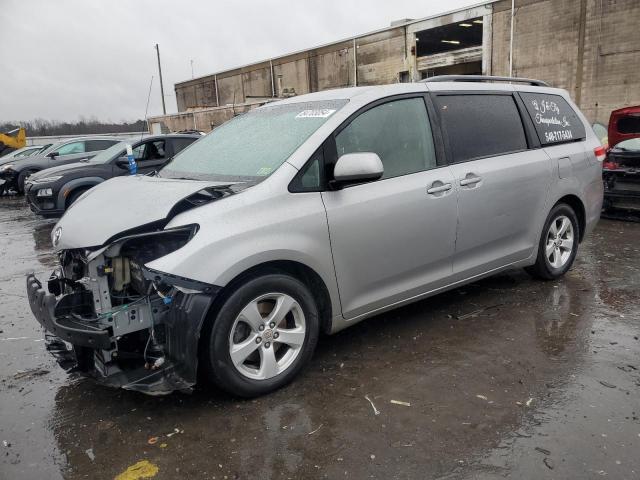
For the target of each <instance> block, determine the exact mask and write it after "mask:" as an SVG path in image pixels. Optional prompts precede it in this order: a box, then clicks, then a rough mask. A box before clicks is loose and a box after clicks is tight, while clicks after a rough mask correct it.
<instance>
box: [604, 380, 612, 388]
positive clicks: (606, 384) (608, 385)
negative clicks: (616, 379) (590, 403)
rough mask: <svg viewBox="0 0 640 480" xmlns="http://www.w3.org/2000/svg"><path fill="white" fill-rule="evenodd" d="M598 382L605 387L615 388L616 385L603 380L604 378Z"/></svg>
mask: <svg viewBox="0 0 640 480" xmlns="http://www.w3.org/2000/svg"><path fill="white" fill-rule="evenodd" d="M600 384H601V385H604V386H605V387H607V388H616V386H615V385H614V384H613V383H609V382H605V381H604V380H600Z"/></svg>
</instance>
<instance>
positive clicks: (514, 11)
mask: <svg viewBox="0 0 640 480" xmlns="http://www.w3.org/2000/svg"><path fill="white" fill-rule="evenodd" d="M515 17H516V0H511V36H510V38H509V76H510V77H513V24H514V21H515V19H516V18H515ZM160 83H162V79H160Z"/></svg>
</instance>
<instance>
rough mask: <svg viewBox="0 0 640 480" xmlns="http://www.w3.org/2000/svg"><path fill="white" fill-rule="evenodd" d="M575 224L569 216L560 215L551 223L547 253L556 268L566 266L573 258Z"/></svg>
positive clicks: (551, 263) (548, 258) (550, 262)
mask: <svg viewBox="0 0 640 480" xmlns="http://www.w3.org/2000/svg"><path fill="white" fill-rule="evenodd" d="M574 241H575V239H574V235H573V224H572V223H571V220H569V218H568V217H566V216H564V215H560V216H558V217H556V218H555V219H554V220H553V221H552V222H551V225H549V231H548V232H547V242H546V247H545V255H546V257H547V260H548V261H549V264H550V265H551V266H552V267H553V268H556V269H559V268H562V267H564V266H565V265H566V264H567V262H568V261H569V259H570V258H571V252H573V246H574Z"/></svg>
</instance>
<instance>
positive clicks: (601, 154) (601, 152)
mask: <svg viewBox="0 0 640 480" xmlns="http://www.w3.org/2000/svg"><path fill="white" fill-rule="evenodd" d="M593 153H595V155H596V160H598V161H599V162H604V159H605V158H607V151H606V150H605V148H604V147H602V146H601V147H596V148H594V149H593Z"/></svg>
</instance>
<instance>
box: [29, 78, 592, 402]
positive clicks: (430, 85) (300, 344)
mask: <svg viewBox="0 0 640 480" xmlns="http://www.w3.org/2000/svg"><path fill="white" fill-rule="evenodd" d="M507 80H508V82H509V83H507V82H506V81H505V79H500V78H496V77H446V78H443V77H435V78H431V79H429V80H428V81H425V82H419V83H412V84H396V85H386V86H371V87H357V88H346V89H338V90H329V91H323V92H318V93H313V94H309V95H302V96H299V97H294V98H289V99H286V100H283V101H279V102H275V103H271V104H267V105H265V106H263V107H261V108H257V109H255V110H253V111H251V112H249V113H246V114H244V115H241V116H238V117H236V118H234V119H233V120H231V121H229V122H228V123H226V124H224V125H223V126H221V127H219V128H217V129H216V130H214V131H213V132H212V133H210V134H209V135H207V136H206V137H204V138H203V139H201V140H199V141H198V142H195V143H194V144H192V145H191V146H189V147H188V148H187V149H185V150H183V151H182V152H181V153H180V154H179V155H177V156H176V157H175V158H174V159H173V160H172V161H171V162H170V163H169V164H168V165H167V166H165V167H164V168H163V169H162V170H160V171H159V172H158V173H157V174H156V175H153V176H140V175H137V176H128V177H120V178H115V179H112V180H109V181H106V182H104V183H102V184H101V185H99V186H97V187H95V188H93V189H91V190H89V191H88V192H87V193H85V194H84V195H83V196H82V197H81V198H80V199H79V200H78V201H77V202H76V203H74V204H73V206H72V207H71V208H70V209H69V210H68V211H67V213H66V214H65V215H64V216H63V217H62V219H61V220H60V221H59V222H58V224H57V225H56V226H55V227H54V229H53V231H52V241H53V245H54V247H55V250H56V252H57V253H58V255H59V258H60V266H59V268H57V269H56V270H55V271H54V272H53V274H52V275H51V277H50V279H49V280H48V282H47V287H46V289H47V290H48V292H47V291H46V290H45V288H44V287H43V285H42V283H41V282H40V281H38V280H37V279H36V278H35V277H34V276H33V275H29V276H28V278H27V291H28V297H29V301H30V304H31V308H32V310H33V313H34V314H35V316H36V318H37V319H38V321H39V322H40V323H41V324H42V325H43V326H44V327H45V329H46V331H47V332H48V333H47V338H48V341H47V345H48V349H49V350H50V351H51V352H52V353H53V354H54V355H55V356H56V357H57V358H58V360H59V361H60V363H61V364H62V365H63V366H66V367H76V369H78V370H81V371H84V372H87V373H88V374H90V375H91V376H93V377H94V378H96V379H97V380H98V381H100V382H102V383H104V384H107V385H112V386H120V387H123V388H126V389H131V390H137V391H142V392H145V393H148V394H164V393H168V392H170V391H174V390H183V391H190V390H191V389H192V388H193V387H194V385H195V384H196V381H197V379H198V378H207V379H209V380H210V381H212V382H213V383H215V384H216V385H218V386H219V387H221V388H223V389H225V390H227V391H229V392H231V393H233V394H235V395H239V396H244V397H251V396H256V395H260V394H264V393H266V392H269V391H272V390H274V389H276V388H278V387H281V386H283V385H285V384H286V383H287V382H289V381H290V380H292V379H293V377H295V376H296V375H297V374H298V372H300V370H301V369H302V368H303V367H304V366H305V364H307V363H308V362H309V361H310V360H311V357H312V354H313V351H314V348H315V346H316V343H317V341H318V336H319V335H320V334H321V332H325V333H335V332H337V331H339V330H342V329H343V328H346V327H348V326H350V325H353V324H355V323H357V322H359V321H361V320H364V319H366V318H368V317H371V316H373V315H376V314H378V313H380V312H384V311H386V310H389V309H392V308H395V307H398V306H401V305H405V304H407V303H410V302H414V301H417V300H420V299H423V298H426V297H428V296H430V295H434V294H436V293H438V292H442V291H444V290H448V289H452V288H455V287H457V286H460V285H462V284H465V283H468V282H473V281H475V280H477V279H480V278H482V277H486V276H488V275H492V274H494V273H497V272H500V271H503V270H505V269H510V268H517V267H525V268H526V269H527V271H529V272H530V273H531V274H532V275H534V276H536V277H538V278H541V279H546V280H549V279H556V278H558V277H560V276H562V275H563V274H564V273H565V272H567V270H568V269H569V268H570V267H571V265H572V263H573V261H574V259H575V256H576V253H577V251H578V245H579V243H580V242H581V241H582V240H583V239H584V238H585V236H586V235H587V234H588V233H589V232H590V231H591V230H592V229H593V227H594V226H595V224H596V222H597V221H598V219H599V216H600V209H601V207H602V195H603V185H602V178H601V173H602V163H601V162H602V160H603V158H604V149H603V148H602V146H601V145H600V142H599V140H598V139H597V138H596V136H595V134H594V133H593V131H592V129H591V127H590V126H589V123H588V122H587V120H586V119H585V117H584V116H583V115H582V113H580V111H579V110H578V109H577V107H576V106H575V105H574V104H573V102H572V101H571V99H570V98H569V95H568V94H567V92H566V91H564V90H560V89H556V88H550V87H549V86H547V85H546V84H544V83H543V82H539V81H535V80H527V79H507ZM199 374H201V376H200V377H199Z"/></svg>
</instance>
